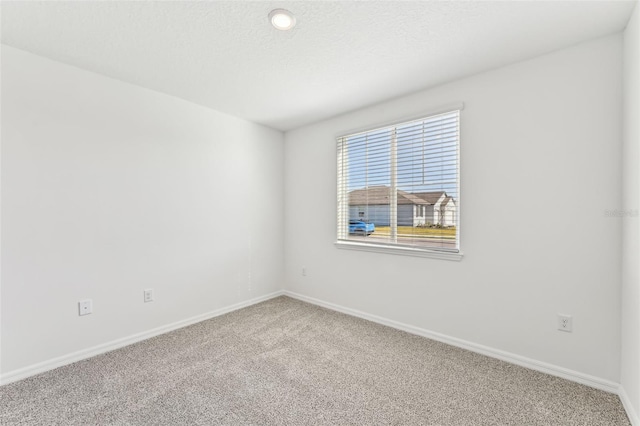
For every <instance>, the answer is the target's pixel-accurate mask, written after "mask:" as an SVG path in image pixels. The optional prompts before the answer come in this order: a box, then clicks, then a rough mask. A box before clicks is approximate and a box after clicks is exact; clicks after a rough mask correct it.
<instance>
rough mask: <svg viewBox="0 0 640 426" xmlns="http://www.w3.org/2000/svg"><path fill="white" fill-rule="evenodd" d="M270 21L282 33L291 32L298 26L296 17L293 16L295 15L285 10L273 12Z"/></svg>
mask: <svg viewBox="0 0 640 426" xmlns="http://www.w3.org/2000/svg"><path fill="white" fill-rule="evenodd" d="M269 20H270V21H271V25H273V26H274V27H276V29H278V30H282V31H286V30H290V29H291V28H293V27H294V26H295V25H296V17H295V16H293V13H291V12H289V11H288V10H284V9H275V10H272V11H271V13H269Z"/></svg>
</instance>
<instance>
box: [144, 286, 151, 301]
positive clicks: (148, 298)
mask: <svg viewBox="0 0 640 426" xmlns="http://www.w3.org/2000/svg"><path fill="white" fill-rule="evenodd" d="M148 302H153V289H152V288H147V289H145V291H144V303H148Z"/></svg>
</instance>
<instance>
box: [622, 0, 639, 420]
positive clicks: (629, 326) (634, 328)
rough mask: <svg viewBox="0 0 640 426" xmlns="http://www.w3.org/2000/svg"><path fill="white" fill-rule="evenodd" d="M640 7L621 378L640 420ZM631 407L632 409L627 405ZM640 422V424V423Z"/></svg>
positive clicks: (630, 105) (629, 118) (633, 58)
mask: <svg viewBox="0 0 640 426" xmlns="http://www.w3.org/2000/svg"><path fill="white" fill-rule="evenodd" d="M639 15H640V6H638V5H637V4H636V8H635V10H634V12H633V15H632V17H631V20H630V21H629V24H628V26H627V29H626V30H625V33H624V56H623V64H624V68H623V72H624V74H623V76H624V117H623V140H624V145H623V159H624V160H623V161H624V162H623V182H622V187H623V195H622V197H623V199H622V203H623V211H624V212H627V213H628V212H631V213H632V214H631V215H629V214H626V215H625V217H624V218H623V225H622V226H623V228H622V236H623V238H622V243H623V251H622V351H621V352H622V353H621V355H622V357H621V369H620V381H621V384H622V387H623V389H624V391H625V393H626V395H627V396H628V400H629V402H630V403H631V404H632V407H633V408H632V410H633V411H635V413H634V414H635V416H636V421H637V422H640V417H639V416H640V226H638V225H639V223H638V222H639V221H640V217H638V216H634V215H633V213H634V212H637V211H638V210H639V209H640V202H639V201H640V173H639V172H638V169H639V168H640V124H639V117H640V84H639V82H638V78H639V76H640V63H639V61H640V30H639V29H638V28H639V27H638V25H640V24H639V22H638V20H639V19H640V17H639ZM627 410H629V408H627ZM639 424H640V423H639Z"/></svg>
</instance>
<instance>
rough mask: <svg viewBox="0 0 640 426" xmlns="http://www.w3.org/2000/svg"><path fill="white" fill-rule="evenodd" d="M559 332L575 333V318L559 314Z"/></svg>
mask: <svg viewBox="0 0 640 426" xmlns="http://www.w3.org/2000/svg"><path fill="white" fill-rule="evenodd" d="M558 330H560V331H566V332H567V333H571V332H572V331H573V318H572V317H571V315H562V314H558Z"/></svg>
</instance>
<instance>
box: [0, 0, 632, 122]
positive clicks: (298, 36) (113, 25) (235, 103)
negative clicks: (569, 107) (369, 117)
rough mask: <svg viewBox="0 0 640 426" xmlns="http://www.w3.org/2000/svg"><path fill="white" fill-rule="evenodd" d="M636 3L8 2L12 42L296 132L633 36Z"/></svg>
mask: <svg viewBox="0 0 640 426" xmlns="http://www.w3.org/2000/svg"><path fill="white" fill-rule="evenodd" d="M635 3H636V2H635V1H615V0H609V1H602V2H600V1H475V2H474V1H466V2H461V1H452V2H450V1H449V2H441V1H393V2H382V1H348V2H347V1H331V2H330V1H317V2H316V1H303V2H302V1H298V2H293V1H259V2H247V1H224V2H223V1H177V2H164V1H152V2H139V1H122V2H113V1H84V2H82V1H77V2H64V1H45V2H27V1H21V2H11V1H3V2H2V6H1V7H2V42H3V43H5V44H7V45H10V46H14V47H17V48H20V49H24V50H27V51H30V52H33V53H36V54H39V55H42V56H46V57H49V58H51V59H55V60H58V61H61V62H65V63H67V64H71V65H75V66H77V67H80V68H84V69H87V70H91V71H95V72H97V73H101V74H104V75H107V76H110V77H114V78H117V79H120V80H123V81H126V82H130V83H134V84H137V85H140V86H144V87H147V88H150V89H153V90H157V91H160V92H164V93H168V94H171V95H174V96H177V97H180V98H183V99H187V100H189V101H192V102H195V103H198V104H201V105H205V106H208V107H211V108H213V109H216V110H218V111H221V112H225V113H228V114H232V115H235V116H238V117H242V118H245V119H248V120H252V121H255V122H258V123H262V124H265V125H267V126H270V127H273V128H276V129H280V130H290V129H293V128H296V127H299V126H302V125H305V124H308V123H312V122H315V121H319V120H322V119H324V118H328V117H330V116H333V115H337V114H340V113H343V112H346V111H350V110H354V109H357V108H360V107H363V106H366V105H370V104H373V103H377V102H380V101H383V100H386V99H389V98H393V97H397V96H400V95H403V94H407V93H410V92H413V91H416V90H419V89H424V88H427V87H430V86H434V85H437V84H440V83H443V82H447V81H451V80H455V79H458V78H460V77H463V76H466V75H470V74H474V73H477V72H481V71H484V70H488V69H491V68H495V67H498V66H501V65H505V64H509V63H513V62H516V61H519V60H522V59H526V58H530V57H533V56H536V55H540V54H543V53H546V52H550V51H553V50H556V49H559V48H563V47H566V46H570V45H572V44H575V43H578V42H580V41H583V40H588V39H592V38H596V37H599V36H603V35H606V34H610V33H614V32H617V31H621V30H622V29H623V28H624V27H625V25H626V23H627V21H628V19H629V16H630V15H631V11H632V9H633V7H634V4H635ZM275 8H285V9H288V10H290V11H292V12H293V13H294V14H295V15H296V17H297V26H296V27H295V28H294V29H293V30H292V31H290V32H282V31H278V30H276V29H274V28H273V27H271V25H270V24H269V22H268V18H267V15H268V13H269V11H271V10H272V9H275Z"/></svg>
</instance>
